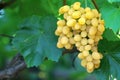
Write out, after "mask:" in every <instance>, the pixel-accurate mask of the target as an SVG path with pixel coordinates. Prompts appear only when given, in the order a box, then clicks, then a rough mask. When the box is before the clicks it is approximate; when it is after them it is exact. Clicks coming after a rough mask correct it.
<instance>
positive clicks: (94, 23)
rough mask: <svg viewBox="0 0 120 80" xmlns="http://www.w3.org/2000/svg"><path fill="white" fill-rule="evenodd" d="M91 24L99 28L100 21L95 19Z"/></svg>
mask: <svg viewBox="0 0 120 80" xmlns="http://www.w3.org/2000/svg"><path fill="white" fill-rule="evenodd" d="M91 24H92V25H93V26H95V27H96V26H98V20H97V19H96V18H93V19H92V20H91Z"/></svg>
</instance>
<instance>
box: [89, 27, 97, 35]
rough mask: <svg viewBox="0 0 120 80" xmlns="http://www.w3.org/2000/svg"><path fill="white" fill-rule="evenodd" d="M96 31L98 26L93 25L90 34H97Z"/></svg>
mask: <svg viewBox="0 0 120 80" xmlns="http://www.w3.org/2000/svg"><path fill="white" fill-rule="evenodd" d="M96 32H97V28H96V27H91V28H90V29H89V35H95V34H96Z"/></svg>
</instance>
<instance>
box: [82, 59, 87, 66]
mask: <svg viewBox="0 0 120 80" xmlns="http://www.w3.org/2000/svg"><path fill="white" fill-rule="evenodd" d="M86 65H87V61H86V60H85V59H83V60H81V66H83V67H86Z"/></svg>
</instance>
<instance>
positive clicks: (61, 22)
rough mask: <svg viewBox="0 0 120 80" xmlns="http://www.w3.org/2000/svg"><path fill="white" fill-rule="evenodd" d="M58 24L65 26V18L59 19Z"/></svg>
mask: <svg viewBox="0 0 120 80" xmlns="http://www.w3.org/2000/svg"><path fill="white" fill-rule="evenodd" d="M57 25H58V26H64V25H65V20H59V21H57Z"/></svg>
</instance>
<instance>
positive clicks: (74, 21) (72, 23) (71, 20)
mask: <svg viewBox="0 0 120 80" xmlns="http://www.w3.org/2000/svg"><path fill="white" fill-rule="evenodd" d="M75 24H76V20H75V19H69V20H68V21H67V26H71V27H72V26H74V25H75Z"/></svg>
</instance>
